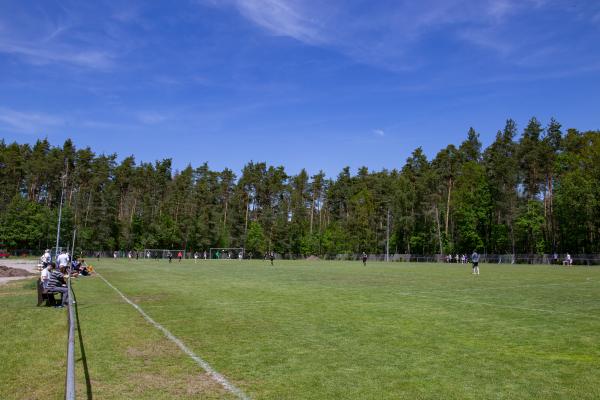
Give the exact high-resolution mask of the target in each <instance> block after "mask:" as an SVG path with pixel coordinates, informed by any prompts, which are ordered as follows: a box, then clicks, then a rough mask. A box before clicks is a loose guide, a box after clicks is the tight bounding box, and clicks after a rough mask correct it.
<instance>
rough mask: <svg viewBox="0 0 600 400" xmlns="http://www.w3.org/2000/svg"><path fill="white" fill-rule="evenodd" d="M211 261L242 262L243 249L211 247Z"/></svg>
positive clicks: (243, 256)
mask: <svg viewBox="0 0 600 400" xmlns="http://www.w3.org/2000/svg"><path fill="white" fill-rule="evenodd" d="M209 257H210V259H211V260H242V259H244V258H245V253H244V248H243V247H211V248H210V251H209Z"/></svg>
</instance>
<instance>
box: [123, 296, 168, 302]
mask: <svg viewBox="0 0 600 400" xmlns="http://www.w3.org/2000/svg"><path fill="white" fill-rule="evenodd" d="M166 298H167V296H166V295H164V294H155V295H150V294H149V295H145V296H131V300H133V302H134V303H136V304H140V303H153V302H157V301H163V300H165V299H166Z"/></svg>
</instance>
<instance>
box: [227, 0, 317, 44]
mask: <svg viewBox="0 0 600 400" xmlns="http://www.w3.org/2000/svg"><path fill="white" fill-rule="evenodd" d="M235 5H236V6H237V8H238V9H239V11H240V13H241V14H242V15H243V16H244V17H246V18H248V19H249V20H251V21H252V22H254V23H255V24H257V25H259V26H261V27H262V28H264V29H266V30H267V31H270V32H271V33H273V34H275V35H282V36H289V37H292V38H295V39H297V40H300V41H302V42H305V43H311V44H318V43H322V42H324V41H325V38H324V36H323V33H324V31H323V27H322V26H320V23H319V18H318V17H317V14H316V13H313V12H311V10H310V9H309V7H307V5H306V3H305V2H301V1H290V0H236V1H235Z"/></svg>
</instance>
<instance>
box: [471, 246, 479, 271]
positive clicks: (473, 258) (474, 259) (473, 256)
mask: <svg viewBox="0 0 600 400" xmlns="http://www.w3.org/2000/svg"><path fill="white" fill-rule="evenodd" d="M471 262H472V263H473V274H474V275H479V254H477V250H473V254H471Z"/></svg>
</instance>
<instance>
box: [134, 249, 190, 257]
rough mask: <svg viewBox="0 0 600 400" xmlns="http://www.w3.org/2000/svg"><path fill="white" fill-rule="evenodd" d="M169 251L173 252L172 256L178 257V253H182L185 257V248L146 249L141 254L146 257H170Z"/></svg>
mask: <svg viewBox="0 0 600 400" xmlns="http://www.w3.org/2000/svg"><path fill="white" fill-rule="evenodd" d="M169 253H171V258H174V259H175V258H177V255H178V254H179V253H181V258H185V250H183V249H175V250H173V249H144V252H143V253H142V254H141V256H142V257H140V258H145V259H156V260H158V259H159V258H161V259H165V258H169Z"/></svg>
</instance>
